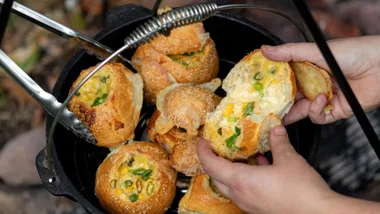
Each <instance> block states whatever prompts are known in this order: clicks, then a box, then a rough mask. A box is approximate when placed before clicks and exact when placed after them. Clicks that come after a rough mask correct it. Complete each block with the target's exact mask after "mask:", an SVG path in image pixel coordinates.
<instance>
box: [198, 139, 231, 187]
mask: <svg viewBox="0 0 380 214" xmlns="http://www.w3.org/2000/svg"><path fill="white" fill-rule="evenodd" d="M198 157H199V161H200V163H201V165H202V168H203V171H204V172H205V173H206V174H207V175H209V176H210V177H212V178H213V179H214V180H216V181H219V182H221V183H223V184H225V185H229V184H230V182H231V180H232V179H233V178H234V175H235V173H236V172H235V167H234V163H232V162H230V161H228V160H227V159H224V158H221V157H218V156H216V155H215V154H214V153H213V152H212V150H211V147H210V145H209V143H208V142H207V141H205V140H204V139H200V141H199V145H198ZM220 169H223V170H220Z"/></svg>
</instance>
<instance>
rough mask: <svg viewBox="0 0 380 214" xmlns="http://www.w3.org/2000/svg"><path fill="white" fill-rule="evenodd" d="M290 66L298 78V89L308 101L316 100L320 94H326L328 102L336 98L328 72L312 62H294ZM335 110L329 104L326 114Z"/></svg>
mask: <svg viewBox="0 0 380 214" xmlns="http://www.w3.org/2000/svg"><path fill="white" fill-rule="evenodd" d="M290 65H291V66H292V68H293V70H294V74H295V76H296V82H297V87H298V89H299V90H300V92H301V93H302V94H303V95H304V96H305V97H306V98H307V99H309V100H314V99H315V98H316V97H317V96H318V94H325V95H326V96H327V99H328V100H331V99H332V98H333V97H334V95H333V88H332V82H331V77H330V75H329V74H328V73H327V71H325V70H323V69H322V68H319V67H318V66H316V65H314V64H312V63H310V62H292V63H290ZM333 108H334V107H333V106H332V105H331V104H329V105H327V106H326V107H325V109H324V112H325V113H326V114H328V113H330V111H331V110H332V109H333Z"/></svg>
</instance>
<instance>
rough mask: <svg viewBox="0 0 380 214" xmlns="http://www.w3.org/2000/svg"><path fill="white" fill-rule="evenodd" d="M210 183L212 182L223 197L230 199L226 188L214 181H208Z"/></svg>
mask: <svg viewBox="0 0 380 214" xmlns="http://www.w3.org/2000/svg"><path fill="white" fill-rule="evenodd" d="M210 182H212V183H213V184H214V185H215V186H216V188H217V189H218V190H219V191H220V192H221V193H222V195H223V196H225V197H227V198H230V197H231V191H230V188H229V187H228V186H226V185H224V184H223V183H221V182H219V181H217V180H214V179H210Z"/></svg>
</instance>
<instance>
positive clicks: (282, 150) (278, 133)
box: [269, 126, 298, 165]
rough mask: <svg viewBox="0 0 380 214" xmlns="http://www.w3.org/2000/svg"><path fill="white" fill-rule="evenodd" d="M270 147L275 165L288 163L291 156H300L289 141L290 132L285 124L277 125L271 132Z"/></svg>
mask: <svg viewBox="0 0 380 214" xmlns="http://www.w3.org/2000/svg"><path fill="white" fill-rule="evenodd" d="M269 141H270V148H271V151H272V156H273V164H274V165H282V164H287V163H288V161H289V160H290V159H291V158H294V157H296V156H298V154H297V152H296V150H294V148H293V146H292V145H291V144H290V142H289V138H288V134H287V133H286V129H285V127H283V126H276V127H274V128H273V129H272V131H271V134H270V138H269Z"/></svg>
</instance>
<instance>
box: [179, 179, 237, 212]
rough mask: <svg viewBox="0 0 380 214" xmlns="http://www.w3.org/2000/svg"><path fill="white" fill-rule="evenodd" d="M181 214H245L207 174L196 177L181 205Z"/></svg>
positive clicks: (192, 180)
mask: <svg viewBox="0 0 380 214" xmlns="http://www.w3.org/2000/svg"><path fill="white" fill-rule="evenodd" d="M178 213H179V214H214V213H218V214H240V213H244V212H243V211H242V210H241V209H239V207H237V206H236V205H235V204H234V203H233V202H232V201H231V200H229V199H227V198H226V197H224V196H223V195H222V194H221V193H220V192H219V190H218V189H217V188H216V186H215V185H214V184H213V183H212V180H211V179H210V177H209V176H208V175H206V174H201V175H198V176H194V177H193V178H192V179H191V182H190V187H189V189H188V190H187V192H186V194H185V196H183V197H182V199H181V201H180V203H179V209H178Z"/></svg>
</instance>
